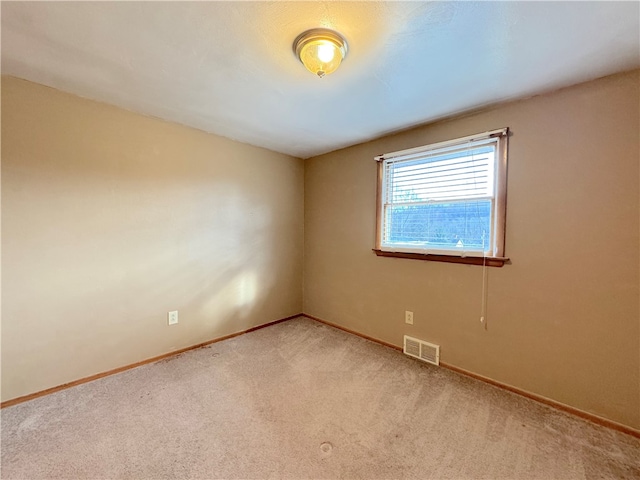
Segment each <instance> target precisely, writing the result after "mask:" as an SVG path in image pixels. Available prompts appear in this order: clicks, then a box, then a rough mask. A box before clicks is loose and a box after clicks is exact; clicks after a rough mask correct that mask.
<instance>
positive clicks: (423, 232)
mask: <svg viewBox="0 0 640 480" xmlns="http://www.w3.org/2000/svg"><path fill="white" fill-rule="evenodd" d="M507 135H508V130H507V129H503V130H498V131H494V132H488V133H486V134H481V135H475V136H472V137H465V138H462V139H457V140H453V141H450V142H443V143H439V144H435V145H427V146H425V147H419V148H414V149H410V150H403V151H400V152H394V153H391V154H385V155H381V156H380V157H376V160H378V161H379V162H380V165H379V170H378V172H379V180H378V185H379V192H378V235H377V242H376V250H380V251H381V252H387V253H388V252H406V253H419V254H431V255H450V256H451V255H453V256H459V257H502V256H503V255H504V224H505V206H506V203H505V202H506V166H507V165H506V160H507V155H506V153H507V152H506V148H507V146H506V141H507Z"/></svg>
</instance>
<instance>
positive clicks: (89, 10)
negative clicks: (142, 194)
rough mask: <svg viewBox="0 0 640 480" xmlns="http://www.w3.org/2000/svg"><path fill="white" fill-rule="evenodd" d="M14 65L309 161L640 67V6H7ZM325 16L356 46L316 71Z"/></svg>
mask: <svg viewBox="0 0 640 480" xmlns="http://www.w3.org/2000/svg"><path fill="white" fill-rule="evenodd" d="M1 13H2V73H3V74H8V75H14V76H16V77H20V78H24V79H27V80H31V81H34V82H37V83H41V84H44V85H48V86H51V87H54V88H57V89H60V90H63V91H67V92H71V93H74V94H77V95H80V96H83V97H87V98H91V99H94V100H98V101H103V102H106V103H110V104H113V105H116V106H119V107H122V108H125V109H128V110H132V111H135V112H139V113H143V114H146V115H152V116H156V117H159V118H162V119H165V120H169V121H173V122H177V123H180V124H184V125H188V126H192V127H195V128H199V129H202V130H205V131H207V132H212V133H216V134H218V135H222V136H225V137H229V138H232V139H234V140H238V141H241V142H245V143H249V144H253V145H257V146H261V147H265V148H268V149H271V150H275V151H278V152H283V153H287V154H290V155H293V156H297V157H302V158H307V157H311V156H315V155H318V154H321V153H325V152H328V151H332V150H336V149H338V148H342V147H346V146H349V145H353V144H356V143H360V142H363V141H366V140H370V139H372V138H375V137H378V136H380V135H383V134H386V133H390V132H393V131H397V130H402V129H405V128H409V127H411V126H414V125H418V124H421V123H425V122H429V121H434V120H437V119H439V118H443V117H445V116H449V115H451V114H455V113H460V112H464V111H467V110H470V109H474V108H478V107H480V106H483V105H487V104H491V103H495V102H500V101H504V100H508V99H514V98H519V97H525V96H530V95H533V94H536V93H540V92H543V91H548V90H552V89H555V88H560V87H563V86H567V85H571V84H575V83H579V82H582V81H587V80H590V79H593V78H597V77H601V76H604V75H608V74H611V73H615V72H619V71H624V70H631V69H633V68H637V67H638V66H639V65H640V46H639V43H638V38H639V36H640V4H639V3H637V2H626V3H625V2H3V3H2V12H1ZM316 27H325V28H331V29H334V30H336V31H338V32H340V33H341V34H342V35H343V36H344V37H345V38H346V39H347V41H348V43H349V55H348V57H347V58H346V60H345V61H344V63H343V65H342V66H341V67H340V69H339V70H338V71H336V72H335V73H334V74H332V75H329V76H327V77H325V78H322V79H320V78H317V77H315V76H314V75H312V74H310V73H309V72H308V71H307V70H306V69H305V68H304V67H303V66H302V64H300V62H299V61H298V60H297V58H296V57H295V55H294V52H293V51H292V42H293V40H294V39H295V38H296V37H297V36H298V35H299V34H300V33H301V32H303V31H305V30H307V29H311V28H316Z"/></svg>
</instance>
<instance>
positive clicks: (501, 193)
mask: <svg viewBox="0 0 640 480" xmlns="http://www.w3.org/2000/svg"><path fill="white" fill-rule="evenodd" d="M490 137H497V138H498V139H499V140H498V142H497V146H496V173H495V181H496V196H495V207H494V212H495V216H496V219H495V223H494V226H493V228H494V229H495V231H494V236H495V255H493V256H464V255H456V254H455V253H452V254H450V255H449V254H441V253H438V254H433V253H427V252H425V253H417V252H403V251H392V250H389V249H388V247H385V249H383V248H382V225H383V218H382V215H383V208H382V201H383V198H382V195H383V193H382V192H383V188H384V185H383V168H384V160H385V159H386V158H389V157H391V156H394V155H397V154H400V153H403V152H409V151H413V150H424V151H425V152H426V151H429V150H434V149H436V148H442V147H444V146H447V145H455V144H457V143H463V142H470V141H474V140H479V139H481V138H490ZM508 150H509V129H508V128H503V129H500V130H493V131H491V132H485V133H482V134H478V135H471V136H469V137H463V138H458V139H454V140H450V141H446V142H440V143H436V144H431V145H425V146H424V147H418V148H415V149H410V150H405V151H402V152H393V153H390V154H384V155H379V156H377V157H375V160H376V161H377V164H378V165H377V167H378V168H377V184H376V236H375V248H373V251H374V252H375V254H376V255H377V256H380V257H396V258H406V259H413V260H427V261H434V262H447V263H462V264H467V265H485V266H488V267H502V266H503V265H504V264H505V263H510V259H509V258H508V257H506V256H505V254H504V250H505V235H506V221H507V164H508Z"/></svg>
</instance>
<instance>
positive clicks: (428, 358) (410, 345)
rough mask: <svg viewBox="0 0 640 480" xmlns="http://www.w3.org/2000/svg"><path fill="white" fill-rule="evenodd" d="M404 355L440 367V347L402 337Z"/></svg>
mask: <svg viewBox="0 0 640 480" xmlns="http://www.w3.org/2000/svg"><path fill="white" fill-rule="evenodd" d="M403 351H404V353H405V354H407V355H409V356H410V357H414V358H417V359H418V360H422V361H423V362H428V363H433V364H434V365H440V345H434V344H433V343H428V342H423V341H422V340H418V339H417V338H413V337H409V336H407V335H405V336H404V350H403Z"/></svg>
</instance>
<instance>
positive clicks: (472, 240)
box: [384, 200, 492, 251]
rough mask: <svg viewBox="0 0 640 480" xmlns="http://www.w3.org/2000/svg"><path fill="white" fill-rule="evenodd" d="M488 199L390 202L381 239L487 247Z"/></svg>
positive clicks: (418, 244) (459, 247) (424, 244)
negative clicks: (397, 204) (411, 203)
mask: <svg viewBox="0 0 640 480" xmlns="http://www.w3.org/2000/svg"><path fill="white" fill-rule="evenodd" d="M491 204H492V201H491V200H476V201H468V202H452V203H435V204H428V205H402V206H390V207H389V208H387V211H386V225H385V226H386V229H385V238H384V243H385V244H387V245H393V244H395V245H403V246H406V247H416V248H427V249H445V250H461V251H463V250H466V251H468V250H476V251H482V250H488V249H489V247H490V245H489V244H490V239H491V235H490V228H491Z"/></svg>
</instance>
